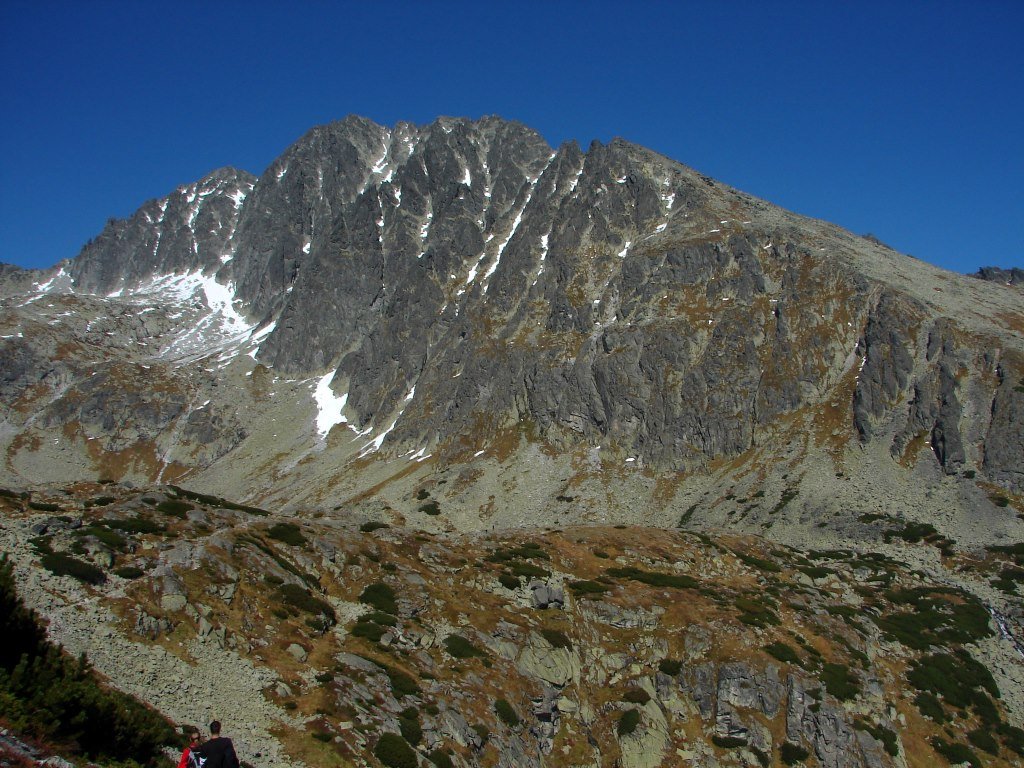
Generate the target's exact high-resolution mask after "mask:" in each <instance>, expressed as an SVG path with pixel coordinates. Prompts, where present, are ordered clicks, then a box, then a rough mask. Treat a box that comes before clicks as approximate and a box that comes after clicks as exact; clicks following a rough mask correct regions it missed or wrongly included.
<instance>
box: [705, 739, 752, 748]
mask: <svg viewBox="0 0 1024 768" xmlns="http://www.w3.org/2000/svg"><path fill="white" fill-rule="evenodd" d="M711 741H712V742H713V743H714V744H715V746H717V747H721V748H722V749H738V748H740V747H745V746H747V741H746V739H739V738H737V737H735V736H712V737H711Z"/></svg>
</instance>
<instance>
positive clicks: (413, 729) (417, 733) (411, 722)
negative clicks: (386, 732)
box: [398, 715, 423, 747]
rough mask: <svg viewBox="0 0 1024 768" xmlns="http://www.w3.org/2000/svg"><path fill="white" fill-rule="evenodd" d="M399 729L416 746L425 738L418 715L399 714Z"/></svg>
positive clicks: (403, 736)
mask: <svg viewBox="0 0 1024 768" xmlns="http://www.w3.org/2000/svg"><path fill="white" fill-rule="evenodd" d="M398 730H399V731H400V732H401V734H402V738H403V739H405V740H406V741H407V742H409V743H410V744H412V745H413V746H414V747H415V746H416V745H417V744H419V743H420V742H421V741H422V740H423V728H422V726H420V721H419V718H418V717H405V716H404V715H399V717H398Z"/></svg>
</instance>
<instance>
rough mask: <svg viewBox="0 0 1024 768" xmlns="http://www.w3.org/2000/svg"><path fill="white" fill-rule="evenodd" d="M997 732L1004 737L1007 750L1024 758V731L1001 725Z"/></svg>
mask: <svg viewBox="0 0 1024 768" xmlns="http://www.w3.org/2000/svg"><path fill="white" fill-rule="evenodd" d="M996 731H998V732H999V734H1000V735H1001V736H1002V737H1003V744H1005V745H1006V748H1007V749H1009V750H1011V751H1013V752H1016V753H1017V754H1018V755H1020V756H1021V757H1024V729H1021V728H1018V727H1017V726H1015V725H1010V724H1008V723H1000V724H999V725H998V726H996Z"/></svg>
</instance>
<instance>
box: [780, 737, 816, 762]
mask: <svg viewBox="0 0 1024 768" xmlns="http://www.w3.org/2000/svg"><path fill="white" fill-rule="evenodd" d="M810 756H811V755H810V753H809V752H808V751H807V750H806V749H804V748H803V747H801V746H800V745H798V744H790V743H789V742H788V741H784V742H782V746H781V747H779V757H780V758H782V762H784V763H785V764H786V765H796V764H797V763H799V762H802V761H804V760H806V759H807V758H808V757H810Z"/></svg>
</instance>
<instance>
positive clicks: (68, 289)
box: [0, 117, 1024, 490]
mask: <svg viewBox="0 0 1024 768" xmlns="http://www.w3.org/2000/svg"><path fill="white" fill-rule="evenodd" d="M23 272H24V271H18V270H10V269H7V270H5V271H4V272H2V273H0V284H2V285H3V286H6V287H5V288H4V290H5V291H9V292H12V294H11V295H12V298H11V299H10V300H9V301H8V304H7V305H5V308H6V310H7V311H9V312H10V318H11V325H10V328H11V330H12V331H13V330H15V328H16V327H18V328H26V327H28V325H26V324H27V323H28V322H29V319H32V320H33V321H34V322H35V323H36V324H37V325H36V326H35V327H36V328H43V327H44V326H45V328H46V330H45V333H44V334H42V335H40V334H38V333H37V334H36V335H34V336H33V338H32V339H31V340H29V339H27V338H26V336H25V334H24V333H22V336H21V337H17V336H16V334H14V333H10V334H8V333H7V331H3V334H0V335H3V339H2V340H0V342H2V343H0V359H2V360H3V361H4V362H5V365H4V366H3V374H2V381H0V388H2V394H3V406H4V407H5V408H6V409H8V413H13V412H12V411H11V410H10V409H11V407H12V404H13V403H15V402H16V401H17V402H19V403H20V405H19V409H20V410H19V411H18V413H17V414H14V415H12V417H11V418H12V421H11V429H14V430H16V431H17V430H22V429H25V428H27V427H26V425H35V424H37V423H38V424H39V425H41V426H45V427H46V428H49V429H77V425H79V424H82V425H86V427H85V430H84V433H88V435H89V436H90V437H92V438H98V439H101V440H102V445H103V448H104V450H106V451H110V450H122V449H124V448H127V447H129V446H130V445H131V444H133V443H138V442H139V441H148V442H149V443H152V444H153V445H154V446H156V448H155V449H154V450H155V451H156V453H157V454H159V455H163V456H167V455H169V452H172V450H173V452H174V453H175V455H176V457H177V458H176V460H177V461H179V462H180V463H181V465H182V467H186V468H187V467H194V468H198V469H204V470H205V469H207V468H210V467H214V466H215V465H217V464H218V462H221V461H222V460H223V459H225V458H226V459H227V460H228V461H229V462H230V461H231V460H232V457H233V456H235V455H246V456H248V455H252V454H253V453H255V452H257V451H262V450H263V448H262V447H261V446H262V444H261V445H260V446H254V447H253V448H252V450H249V451H247V450H246V449H245V446H246V445H247V438H249V437H250V436H251V435H252V434H254V433H255V432H256V431H258V430H257V426H258V425H259V423H261V420H263V421H264V422H265V418H264V417H263V416H262V415H261V414H265V413H266V410H265V409H266V406H267V403H268V402H269V401H270V399H271V398H272V397H274V395H273V393H272V392H273V387H272V386H271V385H272V384H273V382H274V381H275V380H287V381H289V382H304V381H311V380H312V379H314V378H316V379H321V378H322V377H326V379H324V381H325V383H324V384H323V388H322V390H321V392H320V395H318V397H320V398H321V399H324V398H328V399H332V401H333V399H337V401H338V402H340V403H341V405H339V406H337V408H338V409H339V410H340V413H339V414H338V416H337V417H335V418H334V419H333V421H332V424H336V423H339V420H340V418H341V417H343V418H344V421H345V422H346V423H347V425H348V426H349V427H351V429H352V430H354V431H356V432H358V433H359V435H367V436H369V435H371V434H372V435H373V436H374V437H372V438H369V437H368V440H370V443H367V446H366V448H365V449H364V451H367V450H383V451H384V452H385V453H391V454H402V453H403V452H404V453H408V454H411V453H413V452H414V451H417V450H419V451H420V455H425V454H428V453H429V454H430V455H431V456H433V457H434V458H435V460H436V461H440V462H445V463H447V462H451V461H455V460H458V459H459V457H461V456H464V455H465V453H466V451H467V449H469V448H472V449H473V450H474V451H478V450H479V449H483V448H485V447H486V446H487V445H488V444H491V443H492V442H494V441H495V440H496V439H497V436H498V435H500V434H502V433H503V432H507V431H508V430H521V429H528V430H529V432H530V434H531V435H532V437H533V439H536V440H539V441H541V442H542V443H543V444H544V445H546V446H548V447H550V448H551V449H552V450H555V451H561V450H574V449H582V448H583V447H588V446H589V447H597V448H599V449H600V450H602V451H606V452H611V453H614V454H615V455H621V456H628V457H630V459H631V460H632V461H635V462H636V466H641V465H642V466H645V467H652V468H657V469H658V470H665V471H672V472H679V473H682V472H694V471H703V470H705V469H706V468H707V467H708V466H709V465H710V464H711V463H712V462H714V461H715V460H717V459H722V458H728V457H736V456H740V455H743V454H745V453H747V452H749V451H751V450H756V449H762V448H764V447H765V446H769V445H772V444H773V443H774V442H775V441H776V440H777V439H779V436H780V435H781V434H782V433H784V432H785V430H786V429H788V427H787V426H786V425H787V424H789V423H791V422H792V420H793V419H795V418H799V417H801V416H802V415H803V416H808V417H809V416H810V415H812V414H814V413H816V412H817V411H820V410H821V409H822V408H825V407H826V406H828V405H829V404H833V405H832V407H833V408H836V409H840V410H843V411H844V413H843V414H842V415H841V417H836V418H837V421H836V423H835V424H829V425H828V426H829V428H830V429H831V432H832V434H833V436H840V435H842V436H847V437H849V438H859V441H860V444H861V445H863V446H871V445H874V444H880V445H884V446H885V447H886V448H888V450H889V453H890V454H891V456H892V457H893V459H894V460H895V461H903V462H910V461H914V460H916V457H917V456H918V452H919V449H920V447H921V446H922V445H924V444H927V446H928V447H929V448H930V452H931V455H932V457H933V460H934V462H936V464H937V466H938V467H940V468H941V471H942V472H944V473H946V474H947V475H953V474H956V473H958V472H961V471H962V470H966V469H970V470H972V471H975V472H983V473H985V474H986V475H988V479H990V480H992V481H993V482H996V483H999V484H1002V485H1004V486H1005V487H1007V488H1009V489H1011V490H1012V489H1018V490H1019V489H1020V488H1021V487H1022V485H1021V483H1022V479H1021V476H1020V473H1019V467H1021V466H1024V446H1022V436H1021V428H1020V424H1021V420H1020V411H1021V408H1024V404H1022V395H1021V391H1020V389H1019V388H1018V387H1019V382H1020V380H1021V378H1022V365H1021V360H1022V359H1024V358H1022V355H1024V331H1022V330H1021V328H1024V320H1021V318H1020V303H1019V297H1018V296H1017V293H1016V289H1015V288H1013V287H1012V286H1009V287H1007V286H1001V285H989V284H988V283H986V282H984V281H982V280H970V279H966V278H964V279H962V280H959V281H956V280H954V279H953V278H952V276H949V275H948V273H942V272H941V271H940V270H935V269H932V268H930V267H927V266H926V265H923V264H921V263H919V262H914V260H911V259H909V258H908V257H903V256H900V255H899V254H896V253H895V252H893V251H891V250H890V249H888V248H887V247H885V246H884V245H883V244H881V243H878V242H876V241H873V240H870V239H865V238H861V237H855V236H853V235H850V234H849V233H846V232H843V231H841V230H838V229H837V228H835V227H831V226H830V225H827V224H824V223H822V222H815V221H811V220H807V219H803V218H801V217H798V216H795V215H793V214H789V213H787V212H785V211H782V210H780V209H778V208H775V207H773V206H770V205H768V204H767V203H765V202H763V201H760V200H757V199H755V198H752V197H750V196H748V195H745V194H743V193H741V192H738V191H736V190H734V189H731V188H729V187H726V186H724V185H721V184H719V183H718V182H716V181H714V180H713V179H710V178H708V177H706V176H703V175H701V174H699V173H697V172H696V171H693V170H692V169H690V168H687V167H685V166H683V165H680V164H679V163H676V162H674V161H672V160H669V159H668V158H665V157H663V156H661V155H658V154H656V153H654V152H652V151H649V150H647V149H644V148H642V147H638V146H636V145H633V144H630V143H628V142H626V141H623V140H621V139H615V140H612V141H611V142H609V143H608V144H601V143H599V142H594V143H592V144H591V145H590V146H589V147H588V148H587V149H586V151H583V150H582V149H581V148H580V147H579V146H577V145H576V144H575V143H573V142H570V143H567V144H565V145H563V146H561V147H559V148H557V149H552V148H551V147H549V146H548V145H547V144H546V143H545V142H544V140H543V139H542V138H541V137H540V136H539V135H538V134H537V133H536V132H534V131H532V130H531V129H529V128H527V127H525V126H523V125H520V124H517V123H512V122H507V121H504V120H501V119H499V118H495V117H487V118H482V119H480V120H477V121H471V120H466V119H454V118H441V119H439V120H437V121H435V122H434V123H432V124H430V125H427V126H415V125H411V124H408V123H400V124H398V125H396V126H394V127H392V128H387V127H383V126H379V125H376V124H375V123H373V122H371V121H369V120H366V119H364V118H359V117H348V118H345V119H344V120H342V121H339V122H337V123H332V124H330V125H325V126H320V127H317V128H314V129H312V130H311V131H309V132H308V133H307V134H306V135H305V136H303V137H302V138H301V139H299V140H298V141H297V142H296V143H295V144H294V145H293V146H292V147H290V148H289V149H288V150H287V151H286V152H285V153H284V154H283V155H282V156H281V157H280V158H279V159H277V160H275V161H274V162H273V163H272V164H271V165H270V167H269V168H267V170H266V171H265V172H264V173H263V174H262V175H261V176H260V177H259V178H256V177H254V176H251V175H249V174H247V173H245V172H242V171H237V170H234V169H230V168H229V169H221V170H218V171H215V172H213V173H211V174H210V175H209V176H207V177H205V178H203V179H201V180H200V181H198V182H195V183H193V184H189V185H186V186H183V187H181V188H179V189H178V190H176V191H175V192H174V193H172V194H171V195H169V196H168V197H166V198H163V199H161V200H154V201H151V202H149V203H147V204H146V205H144V206H143V207H142V208H141V209H140V210H139V211H138V212H136V213H135V214H134V215H133V216H131V217H130V218H128V219H127V220H123V221H113V220H112V221H111V222H109V223H108V225H107V226H106V228H105V229H104V230H103V231H102V233H101V234H100V235H99V236H98V237H97V238H96V239H95V240H93V241H92V242H90V243H89V244H88V245H87V246H86V247H85V248H84V249H83V251H82V253H81V254H80V255H79V256H78V257H77V258H75V259H72V260H70V261H67V262H62V264H61V265H59V269H56V268H55V270H51V271H50V272H47V273H45V274H42V275H35V276H33V273H28V274H24V273H23ZM911 274H913V275H914V276H915V277H911V276H910V275H911ZM991 274H992V275H995V274H996V273H995V272H992V273H991ZM986 275H987V276H991V275H989V274H988V273H986ZM986 275H982V276H983V277H984V276H986ZM997 276H998V277H1000V281H1001V282H1007V280H1002V279H1001V278H1002V277H1005V275H1003V274H1002V273H1001V272H1000V273H999V274H998V275H997ZM1012 276H1013V275H1012V273H1011V274H1010V278H1012ZM951 280H952V281H953V282H950V281H951ZM1009 281H1010V282H1012V279H1010V280H1009ZM33 282H34V284H35V285H34V287H29V288H26V287H25V286H26V285H31V284H32V283H33ZM19 291H20V292H21V293H20V295H22V296H25V295H28V296H30V297H35V298H31V302H33V303H29V302H28V301H26V302H25V303H24V304H18V301H17V297H16V296H15V295H14V294H15V293H17V292H19ZM1011 294H1012V295H1011ZM44 296H45V297H47V299H46V302H48V303H45V304H44V303H43V302H41V301H39V298H40V297H44ZM53 297H62V298H60V299H59V300H60V301H64V302H70V301H72V300H74V301H76V302H78V304H77V305H75V306H73V307H71V308H70V309H68V310H65V311H63V312H61V311H59V310H61V309H64V307H57V306H56V305H52V311H51V312H50V313H49V314H47V313H46V312H44V309H46V308H47V307H51V304H52V301H54V300H57V299H55V298H53ZM33 313H34V314H33ZM67 315H76V319H67V320H65V319H62V318H64V317H65V316H67ZM211 318H212V319H211ZM79 319H80V320H79ZM214 319H215V320H216V322H214ZM19 323H20V325H19ZM4 327H7V326H4ZM0 330H2V329H0ZM214 330H216V333H214ZM19 332H20V331H19ZM62 333H63V334H64V335H63V336H62V335H61V334H62ZM232 344H233V345H234V346H231V345H232ZM246 345H248V346H246ZM58 350H60V351H61V352H60V354H58V352H57V351H58ZM243 353H244V354H243ZM247 355H248V356H251V357H252V358H253V359H254V360H255V361H256V362H257V363H258V364H259V365H257V366H256V367H255V369H254V370H249V371H247V372H246V373H245V375H246V376H248V377H249V378H248V379H247V380H245V381H242V379H241V378H240V377H241V375H242V374H241V373H239V374H237V375H236V376H235V377H234V378H233V379H230V380H229V379H228V378H227V377H228V376H229V374H227V373H225V374H221V373H220V371H222V370H229V371H235V370H239V371H240V370H241V368H242V362H244V360H245V359H246V356H247ZM115 359H116V360H118V361H120V362H134V363H140V364H144V365H146V366H148V365H154V366H170V367H169V368H165V369H164V370H163V372H159V371H157V370H155V369H154V371H153V372H152V373H147V374H145V375H144V377H143V378H144V379H150V378H152V379H157V380H161V381H168V380H169V379H175V380H177V381H179V382H182V383H181V384H180V385H175V384H173V383H169V384H168V385H167V386H160V387H156V388H153V387H149V386H148V385H146V384H145V382H144V381H142V382H140V383H132V382H126V381H125V379H124V377H123V376H122V375H120V374H118V375H114V372H113V371H112V370H111V369H110V368H109V365H111V364H112V362H111V361H113V360H115ZM247 365H249V366H250V367H251V366H252V365H253V363H252V362H249V363H247ZM232 366H233V367H232ZM140 370H141V369H140ZM147 370H148V369H147ZM267 370H269V371H271V372H272V373H271V374H266V371H267ZM186 371H187V372H188V375H183V373H185V372H186ZM140 375H142V374H140ZM268 375H269V376H270V378H268ZM93 379H94V380H93ZM186 382H187V383H186ZM216 382H221V384H219V386H220V389H219V390H218V391H214V390H212V389H211V387H213V386H214V383H216ZM240 382H241V383H240ZM114 390H116V391H114ZM175 390H177V391H175ZM25 392H33V393H35V395H34V398H35V399H31V398H30V400H31V402H26V401H25V397H24V395H25ZM19 398H20V400H19ZM204 401H205V402H207V403H209V405H204V406H203V408H205V409H206V410H205V411H203V412H201V413H200V411H199V408H197V406H198V404H200V403H203V402H204ZM211 401H212V402H211ZM243 405H244V406H245V407H244V408H243V407H242V406H243ZM332 407H333V406H332ZM243 411H244V412H245V414H246V415H244V416H243V415H241V414H242V412H243ZM101 412H102V414H104V415H102V416H101V415H100V414H101ZM282 418H286V417H283V416H282ZM115 422H116V423H117V424H123V425H124V426H123V428H122V427H118V428H117V429H115V428H114V424H115ZM524 425H528V427H527V426H524ZM32 428H35V427H32ZM317 429H319V427H317ZM325 429H327V430H329V429H330V426H328V427H326V428H325ZM822 429H824V427H822ZM309 432H310V433H313V432H314V430H313V426H312V424H310V426H309ZM84 433H83V434H84ZM115 433H116V434H115ZM275 437H276V435H270V436H268V437H267V439H268V440H271V439H274V438H275ZM325 437H326V433H324V434H320V435H319V438H320V439H325ZM22 442H24V441H22ZM849 442H850V444H851V445H852V444H854V443H856V439H850V441H849ZM371 443H373V445H372V446H371ZM19 445H20V444H19ZM179 445H180V446H181V447H179V448H172V447H173V446H179ZM239 448H241V449H242V450H241V451H240V452H236V449H239ZM303 450H305V449H303ZM282 453H287V451H282ZM300 454H301V450H300V451H299V452H298V453H296V454H295V455H294V456H291V457H288V456H284V457H283V458H282V459H281V461H282V466H281V467H279V468H278V474H279V476H283V475H284V474H287V470H286V469H285V465H289V466H294V462H297V461H298V460H299V459H298V458H297V457H298V456H299V455H300ZM154 466H155V465H154ZM225 466H226V465H225ZM233 471H234V470H232V469H225V470H224V472H223V473H222V476H227V475H230V474H231V473H232V472H233ZM151 479H152V478H151Z"/></svg>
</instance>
